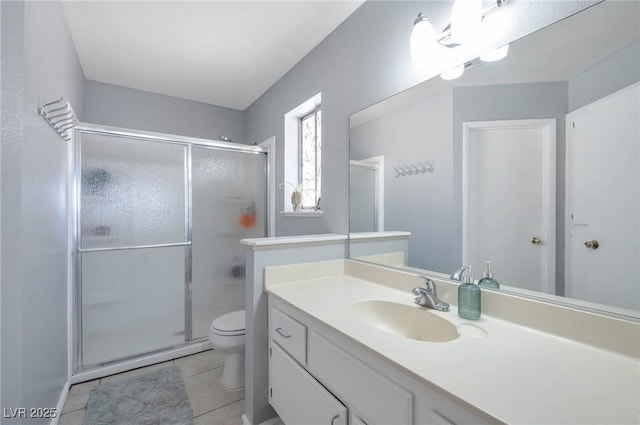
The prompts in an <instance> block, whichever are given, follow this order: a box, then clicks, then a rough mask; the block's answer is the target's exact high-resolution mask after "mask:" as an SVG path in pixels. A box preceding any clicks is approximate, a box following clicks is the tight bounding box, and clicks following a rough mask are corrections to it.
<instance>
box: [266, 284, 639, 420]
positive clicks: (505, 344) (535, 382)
mask: <svg viewBox="0 0 640 425" xmlns="http://www.w3.org/2000/svg"><path fill="white" fill-rule="evenodd" d="M267 291H268V292H269V293H271V294H273V295H275V296H277V297H278V298H281V299H282V300H284V301H286V302H288V303H290V304H292V305H293V306H295V307H297V308H298V309H300V310H302V311H303V312H305V313H307V314H309V315H311V316H313V317H314V318H316V319H317V320H319V321H320V322H322V323H323V324H325V325H327V326H329V327H331V328H333V329H335V330H337V331H339V332H341V333H343V334H344V335H346V336H348V337H350V338H352V339H353V340H354V341H357V342H358V343H360V344H362V345H363V346H364V347H367V348H369V349H370V350H372V351H374V352H376V353H378V354H379V355H380V356H382V357H383V358H385V359H387V360H388V361H390V362H393V363H394V364H395V365H397V366H399V367H401V368H403V369H406V370H407V371H411V373H412V374H413V375H414V376H415V377H416V378H418V379H422V380H425V381H428V382H429V383H431V384H432V385H435V386H437V387H439V388H440V389H441V390H443V391H444V392H446V393H449V394H450V395H453V396H454V397H457V398H460V399H462V400H464V401H465V402H466V403H467V404H469V405H471V406H473V407H474V408H476V409H478V410H480V411H482V412H485V413H486V414H488V415H489V416H491V417H493V418H495V419H497V420H499V421H502V422H504V423H508V424H626V423H630V424H638V423H640V363H639V361H638V359H637V358H634V357H630V356H625V355H622V354H619V353H616V352H613V351H608V350H605V349H602V348H597V347H594V346H591V345H587V344H584V343H580V342H576V341H573V340H571V339H568V338H562V337H558V336H555V335H553V334H549V333H545V332H542V331H539V330H535V329H532V328H528V327H525V326H521V325H517V324H513V323H511V322H507V321H504V320H500V319H497V318H494V317H490V316H488V315H486V314H484V315H483V316H482V317H481V319H480V320H477V321H469V320H464V319H462V318H460V317H459V316H458V314H457V310H456V308H455V306H452V307H451V311H449V312H438V311H435V310H430V311H431V312H432V313H433V314H436V315H438V316H441V317H443V318H445V319H447V320H449V321H450V322H452V323H454V324H456V325H459V324H461V323H465V322H466V323H472V324H474V325H477V326H479V327H481V328H482V329H483V330H485V331H486V333H487V337H480V336H472V335H469V334H466V333H465V332H463V331H461V332H460V333H461V336H460V337H459V338H457V339H455V340H453V341H450V342H441V343H430V342H422V341H415V340H411V339H407V338H404V337H402V336H397V335H394V334H390V333H386V332H384V331H381V330H378V329H376V328H374V327H372V326H370V325H368V324H366V323H364V322H363V321H361V320H359V319H358V318H357V317H356V316H355V315H353V313H352V312H350V306H351V305H352V304H353V303H355V302H358V301H362V300H366V299H375V300H384V301H392V302H397V303H401V304H406V305H408V306H413V307H415V308H424V307H418V306H416V305H415V304H413V296H412V295H411V294H410V293H408V292H405V291H400V290H398V289H393V288H390V287H387V286H383V285H380V284H376V283H372V282H369V281H367V280H363V279H359V278H356V277H354V276H350V275H345V274H336V275H333V276H325V277H320V278H315V279H307V280H299V281H295V282H286V283H277V284H268V287H267ZM329 300H330V301H329Z"/></svg>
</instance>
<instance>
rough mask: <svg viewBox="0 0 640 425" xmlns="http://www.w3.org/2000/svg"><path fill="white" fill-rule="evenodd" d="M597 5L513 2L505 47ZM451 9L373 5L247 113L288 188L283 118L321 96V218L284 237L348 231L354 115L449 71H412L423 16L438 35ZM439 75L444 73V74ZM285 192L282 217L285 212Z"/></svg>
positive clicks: (280, 227)
mask: <svg viewBox="0 0 640 425" xmlns="http://www.w3.org/2000/svg"><path fill="white" fill-rule="evenodd" d="M593 3H594V2H593V1H558V2H553V3H552V4H550V3H549V2H529V1H523V2H513V3H508V6H509V7H507V8H505V9H504V12H505V13H506V14H508V15H509V18H510V21H511V22H518V25H514V26H512V27H511V28H509V29H508V30H506V31H505V32H506V34H505V41H510V40H514V39H516V38H518V37H520V36H522V35H524V34H528V33H530V32H532V31H534V30H536V29H538V28H541V27H543V26H546V25H548V24H549V23H551V22H555V21H556V20H558V19H561V18H563V17H566V16H569V15H570V14H572V13H575V12H577V11H579V10H581V9H583V8H584V7H586V6H588V5H591V4H593ZM450 11H451V2H450V1H444V2H443V1H423V2H420V1H393V2H392V1H368V2H365V3H364V4H363V5H362V6H361V7H360V8H359V9H357V10H356V11H355V12H354V13H353V14H352V15H351V17H350V18H349V19H347V20H346V21H345V22H344V23H342V24H341V25H340V26H339V27H338V28H337V29H336V30H335V31H334V32H332V33H331V34H330V35H329V36H328V37H327V38H325V39H324V40H323V41H322V43H320V44H319V45H318V46H317V47H316V48H315V49H313V50H312V51H311V52H310V53H309V54H308V55H307V56H306V57H305V58H303V59H302V60H301V61H300V62H299V63H298V64H297V65H296V66H295V67H294V68H292V69H291V70H290V71H289V72H288V73H287V74H286V75H285V76H284V77H283V78H281V79H280V81H278V82H277V83H276V84H274V85H273V86H272V87H271V88H270V89H269V90H268V91H267V92H266V93H265V94H264V95H262V96H261V97H260V98H259V99H258V100H256V101H255V102H254V103H253V104H252V105H251V106H250V107H249V108H248V109H247V110H246V111H245V112H246V127H245V128H246V130H245V131H246V136H247V139H248V140H264V139H267V138H269V137H271V136H275V137H276V146H277V150H278V157H277V159H278V164H279V165H278V167H277V169H276V180H277V182H281V181H282V180H283V176H284V172H283V166H282V164H283V135H284V119H283V116H284V114H286V113H287V112H289V111H290V110H291V109H293V108H295V107H296V106H298V105H299V104H301V103H302V102H304V101H305V100H307V99H309V98H310V97H312V96H313V95H315V94H316V93H318V92H322V107H323V158H322V162H323V173H322V174H323V182H322V187H323V190H322V192H323V193H322V209H323V216H322V217H321V218H313V219H312V218H295V217H283V216H281V215H280V214H277V215H276V233H277V234H278V235H291V234H311V233H321V232H335V233H345V232H347V231H348V217H349V216H348V212H347V208H348V190H349V187H348V185H347V184H345V182H346V181H347V178H348V173H349V170H348V141H349V115H350V114H352V113H354V112H356V111H358V110H360V109H363V108H365V107H367V106H368V105H370V104H372V103H375V102H378V101H380V100H382V99H384V98H386V97H388V96H391V95H392V94H394V93H397V92H399V91H401V90H405V89H407V88H409V87H411V86H413V85H415V84H417V83H418V82H421V81H423V80H425V79H426V78H429V77H431V76H433V75H436V74H437V73H439V72H442V71H444V70H445V69H446V68H443V67H444V66H448V65H447V64H440V63H438V64H435V65H434V69H433V70H431V71H429V72H419V71H418V70H416V69H415V68H414V67H413V65H412V64H411V60H410V52H409V36H410V33H411V24H412V22H413V20H414V19H415V17H416V16H417V13H418V12H424V13H425V14H427V15H428V16H429V18H430V19H431V21H432V22H433V23H434V26H435V27H436V28H444V27H445V26H446V23H447V22H448V20H449V14H450ZM438 67H439V68H438ZM283 198H284V195H283V192H282V191H277V197H276V207H277V209H278V211H279V210H280V209H281V208H282V206H283V205H284V199H283Z"/></svg>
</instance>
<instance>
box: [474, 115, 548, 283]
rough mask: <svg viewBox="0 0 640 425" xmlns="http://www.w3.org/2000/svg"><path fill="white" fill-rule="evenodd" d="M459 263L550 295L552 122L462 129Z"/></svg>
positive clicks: (495, 123)
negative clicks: (487, 266)
mask: <svg viewBox="0 0 640 425" xmlns="http://www.w3.org/2000/svg"><path fill="white" fill-rule="evenodd" d="M463 139H464V140H463V160H464V166H463V173H464V177H463V185H464V187H463V199H464V200H463V262H464V264H470V265H472V266H473V269H474V270H475V271H476V273H475V274H476V275H477V274H478V273H479V272H480V270H482V268H481V267H482V266H483V265H484V264H485V261H491V263H492V264H493V265H494V266H495V270H496V273H497V274H496V276H497V279H498V280H500V281H503V282H508V284H509V285H511V286H515V287H518V288H523V289H529V290H534V291H542V292H547V293H554V291H555V184H556V183H555V141H556V139H555V120H553V119H549V120H508V121H485V122H467V123H464V136H463Z"/></svg>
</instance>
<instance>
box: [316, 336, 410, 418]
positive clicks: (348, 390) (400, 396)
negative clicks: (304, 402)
mask: <svg viewBox="0 0 640 425" xmlns="http://www.w3.org/2000/svg"><path fill="white" fill-rule="evenodd" d="M307 370H309V372H311V374H312V375H314V376H315V377H316V379H318V380H319V381H320V382H321V383H322V384H323V385H325V386H326V387H327V388H329V390H330V391H331V392H333V394H335V395H336V396H337V397H339V398H340V399H342V400H345V402H346V403H347V404H348V406H349V407H352V408H354V409H355V411H357V412H360V413H361V414H362V415H361V416H360V415H358V419H357V421H355V420H354V421H353V422H354V423H365V424H368V425H383V424H394V425H410V424H412V423H413V394H411V393H410V392H408V391H406V390H405V389H404V388H401V387H400V386H398V385H397V384H395V383H394V382H391V381H390V380H388V379H387V378H385V377H384V376H382V375H380V374H379V373H378V372H376V371H375V370H374V369H372V368H370V367H369V366H367V365H366V364H364V363H363V362H362V361H361V360H359V359H357V358H355V357H354V356H352V355H351V354H349V353H347V352H346V351H344V350H343V349H342V348H340V347H338V346H337V345H335V344H334V343H333V342H331V341H329V340H328V339H326V338H325V337H323V336H321V335H320V334H318V333H316V332H310V333H309V363H308V365H307ZM352 419H353V417H352ZM358 421H359V422H358Z"/></svg>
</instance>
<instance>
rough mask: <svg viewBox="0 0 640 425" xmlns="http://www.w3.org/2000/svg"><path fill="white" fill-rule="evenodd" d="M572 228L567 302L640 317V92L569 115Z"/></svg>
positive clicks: (621, 94) (569, 231)
mask: <svg viewBox="0 0 640 425" xmlns="http://www.w3.org/2000/svg"><path fill="white" fill-rule="evenodd" d="M567 220H568V222H567V242H566V246H567V254H566V263H567V265H566V282H565V288H566V295H567V296H569V297H572V298H578V299H581V300H586V301H591V302H596V303H602V304H607V305H614V306H618V307H623V308H629V309H634V310H639V309H640V292H639V291H638V276H639V275H640V266H639V264H640V85H639V84H634V85H633V86H630V87H628V88H626V89H623V90H621V91H619V92H616V93H614V94H612V95H610V96H607V97H605V98H603V99H600V100H597V101H596V102H593V103H591V104H589V105H587V106H585V107H583V108H581V109H578V110H576V111H574V112H572V113H570V114H568V115H567ZM589 241H597V242H598V247H597V248H596V249H594V245H593V243H592V244H591V247H588V246H585V243H586V242H589Z"/></svg>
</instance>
